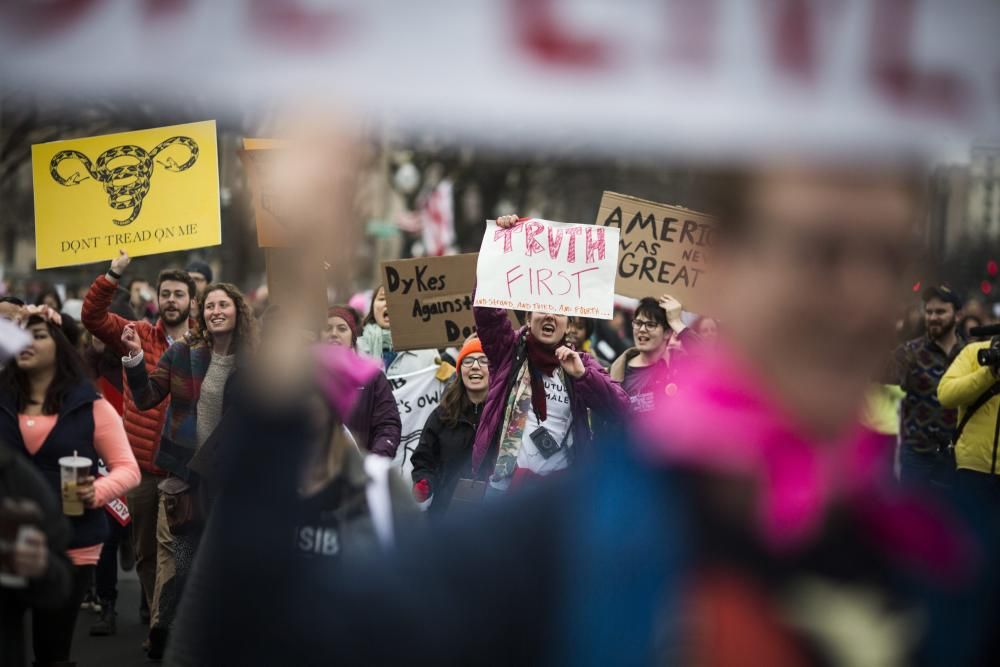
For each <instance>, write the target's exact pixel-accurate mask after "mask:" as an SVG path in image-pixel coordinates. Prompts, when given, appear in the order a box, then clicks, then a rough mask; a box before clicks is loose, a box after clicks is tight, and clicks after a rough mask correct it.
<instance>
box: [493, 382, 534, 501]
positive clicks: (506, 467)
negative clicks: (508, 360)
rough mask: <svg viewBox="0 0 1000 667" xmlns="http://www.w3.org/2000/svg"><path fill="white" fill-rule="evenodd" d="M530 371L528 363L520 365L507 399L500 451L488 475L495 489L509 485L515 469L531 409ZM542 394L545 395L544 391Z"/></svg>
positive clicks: (531, 388)
mask: <svg viewBox="0 0 1000 667" xmlns="http://www.w3.org/2000/svg"><path fill="white" fill-rule="evenodd" d="M532 390H533V387H532V383H531V373H529V372H528V364H524V365H523V366H521V372H520V375H519V376H518V382H517V383H516V384H515V388H514V391H513V392H512V393H511V395H510V398H509V399H508V401H507V407H506V408H505V409H504V414H505V415H507V417H506V419H505V421H504V425H503V429H502V430H501V431H500V433H501V438H500V451H499V453H498V454H497V462H496V466H494V468H493V474H492V475H490V486H492V487H494V488H497V489H502V490H503V489H506V488H507V487H509V486H510V481H511V478H512V477H513V476H514V471H515V470H516V469H517V454H518V452H520V451H521V443H522V442H523V440H524V427H525V424H526V423H527V422H528V413H529V412H530V411H531V396H532ZM542 396H545V393H544V391H543V392H542Z"/></svg>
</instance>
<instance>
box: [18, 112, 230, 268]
mask: <svg viewBox="0 0 1000 667" xmlns="http://www.w3.org/2000/svg"><path fill="white" fill-rule="evenodd" d="M31 169H32V174H33V177H34V191H35V255H36V258H35V259H36V264H37V267H38V268H39V269H49V268H52V267H57V266H72V265H74V264H87V263H90V262H99V261H102V260H107V259H112V258H114V257H117V255H118V249H119V248H123V249H125V250H126V251H127V252H128V254H129V255H131V256H133V257H137V256H139V255H152V254H156V253H161V252H171V251H174V250H188V249H190V248H204V247H207V246H212V245H218V244H220V243H221V242H222V229H221V218H220V215H219V158H218V149H217V147H216V141H215V121H204V122H200V123H188V124H186V125H173V126H170V127H158V128H155V129H151V130H139V131H136V132H122V133H119V134H107V135H103V136H99V137H86V138H82V139H68V140H65V141H54V142H51V143H47V144H35V145H34V146H32V147H31Z"/></svg>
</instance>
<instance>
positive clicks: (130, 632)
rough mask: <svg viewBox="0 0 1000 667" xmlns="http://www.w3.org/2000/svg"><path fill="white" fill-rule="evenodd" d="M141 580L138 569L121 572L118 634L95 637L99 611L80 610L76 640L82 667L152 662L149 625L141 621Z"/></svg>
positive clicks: (123, 666)
mask: <svg viewBox="0 0 1000 667" xmlns="http://www.w3.org/2000/svg"><path fill="white" fill-rule="evenodd" d="M139 594H140V593H139V579H138V578H137V577H136V574H135V572H134V571H133V572H119V575H118V607H117V609H118V634H117V635H115V636H112V637H91V636H90V634H89V631H90V626H91V625H92V624H93V623H94V622H96V621H97V618H98V616H97V614H96V613H94V612H92V611H90V610H87V609H82V610H80V618H79V620H78V621H77V624H76V637H75V638H74V639H73V657H74V658H75V659H76V661H77V665H79V667H119V666H120V667H132V666H133V665H149V664H152V663H150V662H149V661H147V660H146V654H145V653H144V652H143V650H142V642H143V641H144V640H145V639H146V632H147V628H146V626H144V625H142V624H141V623H140V622H139Z"/></svg>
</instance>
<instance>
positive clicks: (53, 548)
mask: <svg viewBox="0 0 1000 667" xmlns="http://www.w3.org/2000/svg"><path fill="white" fill-rule="evenodd" d="M2 498H16V499H27V500H32V501H34V502H35V503H37V504H38V506H39V508H41V510H42V520H41V523H40V524H39V525H38V528H39V530H41V531H42V532H43V533H45V539H46V541H47V542H48V547H49V567H48V570H46V572H45V574H44V575H43V576H42V577H39V578H37V579H31V580H29V582H28V587H27V588H24V589H12V588H0V628H2V631H0V665H11V666H14V665H23V664H25V652H24V614H25V612H26V611H27V610H28V609H29V608H31V607H42V608H49V609H52V608H57V607H59V606H60V605H61V604H62V603H63V602H64V601H65V600H66V596H67V595H69V592H70V572H71V569H72V566H71V565H70V562H69V558H67V556H66V547H67V546H68V545H69V540H70V535H71V534H72V533H71V529H70V525H69V522H68V521H67V520H66V518H65V517H64V516H63V513H62V508H61V507H60V506H59V501H58V499H57V497H56V495H55V494H54V493H52V490H51V489H50V488H49V485H48V483H47V482H46V481H45V479H43V478H42V476H41V474H40V473H39V472H38V471H37V470H36V469H35V467H34V466H33V465H32V464H31V463H30V462H29V461H28V459H27V457H25V456H21V455H20V454H18V453H16V452H15V451H14V449H13V448H12V447H10V446H9V445H8V444H0V499H2Z"/></svg>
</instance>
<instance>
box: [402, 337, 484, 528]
mask: <svg viewBox="0 0 1000 667" xmlns="http://www.w3.org/2000/svg"><path fill="white" fill-rule="evenodd" d="M456 363H457V364H458V374H457V376H456V378H455V381H454V382H452V383H451V384H450V385H448V388H447V389H445V390H444V394H443V395H442V396H441V404H440V405H439V406H438V407H437V408H435V409H434V412H432V413H431V415H430V417H428V418H427V423H426V424H424V428H423V430H422V431H421V433H420V443H419V444H418V445H417V448H416V449H415V450H414V451H413V456H412V457H411V459H410V460H411V461H412V462H413V472H412V474H411V477H412V480H413V497H414V499H415V500H416V501H417V502H419V503H421V506H425V507H428V511H429V512H430V513H431V514H432V515H433V516H435V517H440V516H443V515H444V513H445V511H446V510H447V509H448V507H449V505H450V504H451V501H452V498H453V496H454V495H455V487H456V485H457V484H458V482H459V480H460V479H461V477H462V475H463V474H464V475H468V474H469V467H470V465H471V463H472V444H473V441H474V440H475V438H476V429H477V427H478V426H479V417H480V415H481V414H482V410H483V403H485V401H486V393H487V391H488V390H489V384H490V362H489V359H487V358H486V355H485V354H484V353H483V344H482V341H480V340H479V337H478V336H476V335H475V334H473V335H472V336H470V337H469V338H468V339H467V340H466V341H465V343H464V344H463V345H462V349H461V350H460V351H459V353H458V357H457V359H456Z"/></svg>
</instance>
